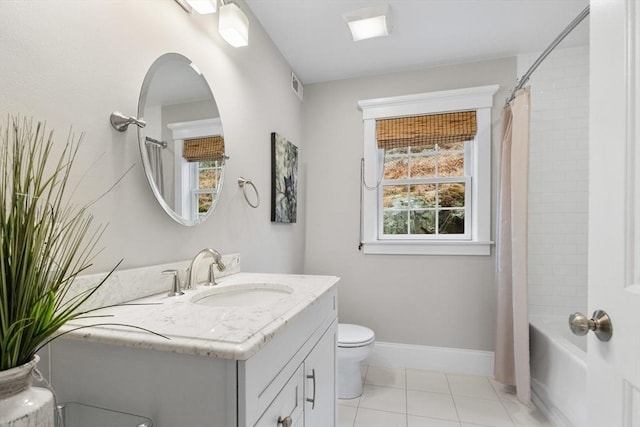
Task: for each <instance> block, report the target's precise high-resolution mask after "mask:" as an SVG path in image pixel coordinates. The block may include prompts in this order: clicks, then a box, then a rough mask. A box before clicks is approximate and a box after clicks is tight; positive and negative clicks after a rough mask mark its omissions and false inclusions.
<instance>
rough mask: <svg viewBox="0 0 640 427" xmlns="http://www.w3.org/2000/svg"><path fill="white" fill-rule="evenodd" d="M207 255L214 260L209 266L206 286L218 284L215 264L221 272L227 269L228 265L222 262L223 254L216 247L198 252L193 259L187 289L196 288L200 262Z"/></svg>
mask: <svg viewBox="0 0 640 427" xmlns="http://www.w3.org/2000/svg"><path fill="white" fill-rule="evenodd" d="M207 255H209V256H211V258H213V262H212V263H211V265H210V266H209V280H208V281H207V282H205V286H215V285H216V284H217V283H216V279H215V275H214V272H213V266H214V265H215V266H216V267H218V271H220V272H222V271H224V270H226V268H227V267H226V266H225V265H224V264H223V263H222V256H221V255H220V253H219V252H218V251H216V250H215V249H211V248H206V249H203V250H201V251H200V252H198V254H197V255H196V256H195V257H193V261H191V266H190V267H189V273H188V275H187V284H186V286H185V289H195V287H196V286H197V285H198V283H197V280H198V279H197V278H196V276H197V273H198V263H199V262H200V261H201V260H202V259H203V258H204V257H205V256H207Z"/></svg>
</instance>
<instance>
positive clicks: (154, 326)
mask: <svg viewBox="0 0 640 427" xmlns="http://www.w3.org/2000/svg"><path fill="white" fill-rule="evenodd" d="M338 280H339V278H338V277H335V276H311V275H292V274H260V273H236V274H232V275H230V276H227V277H223V278H222V279H220V280H219V285H218V286H216V287H203V286H199V287H198V289H194V290H186V291H185V294H184V295H181V296H174V297H168V296H167V292H166V291H164V292H163V293H161V294H156V295H152V296H147V297H144V298H140V299H137V300H133V301H130V302H128V303H125V304H124V305H118V306H115V307H108V308H102V309H100V310H97V311H94V312H92V313H91V316H108V317H101V318H96V317H93V318H87V319H76V320H74V321H72V322H69V323H67V324H66V325H64V326H63V328H61V329H60V332H62V333H65V332H66V335H65V336H64V337H65V338H69V339H79V340H87V341H91V342H98V343H103V344H116V345H124V346H130V347H140V348H148V349H154V350H162V351H171V352H175V353H185V354H192V355H198V356H208V357H219V358H226V359H236V360H246V359H248V358H250V357H251V356H252V355H253V354H255V353H256V352H257V351H258V350H259V349H260V348H261V347H263V346H264V345H265V344H266V343H267V342H269V340H271V338H273V337H274V336H275V335H276V334H277V333H278V331H279V330H280V329H281V328H283V327H284V326H285V325H286V323H287V322H289V321H290V320H291V319H293V318H294V317H295V316H296V315H297V314H298V313H300V312H301V311H303V310H304V309H305V308H306V307H308V306H309V305H310V304H312V303H313V302H314V301H315V300H316V299H317V298H318V297H320V296H321V295H323V294H324V293H325V292H327V291H328V290H329V289H331V288H332V287H333V286H334V285H335V284H336V283H337V282H338ZM238 284H258V285H269V284H275V285H285V286H288V287H290V288H291V289H293V292H292V293H283V296H282V298H280V299H277V300H276V301H274V302H271V303H269V304H265V305H263V306H261V305H254V306H250V307H243V306H227V307H207V306H203V305H199V304H195V303H194V302H192V300H193V299H194V298H196V299H197V298H198V297H199V296H202V295H200V294H208V293H210V292H211V291H212V289H222V288H224V287H228V286H233V285H238ZM97 323H101V324H103V325H102V326H99V327H98V326H92V327H88V328H81V329H77V328H78V327H83V326H86V325H95V324H97ZM116 324H126V325H133V326H137V327H139V328H145V329H148V330H151V331H154V332H156V333H158V334H162V335H164V336H165V337H167V338H169V339H167V338H164V337H161V336H158V335H154V334H152V333H149V332H145V331H142V330H139V329H134V328H131V327H126V326H121V325H116Z"/></svg>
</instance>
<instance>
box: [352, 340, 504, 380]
mask: <svg viewBox="0 0 640 427" xmlns="http://www.w3.org/2000/svg"><path fill="white" fill-rule="evenodd" d="M493 359H494V353H493V352H492V351H480V350H466V349H460V348H445V347H430V346H424V345H410V344H396V343H388V342H379V341H376V343H375V346H374V348H373V351H372V353H371V355H370V356H369V357H368V358H367V360H365V362H364V363H367V364H370V365H376V366H389V367H394V368H411V369H423V370H428V371H438V372H446V373H450V374H466V375H482V376H487V377H493Z"/></svg>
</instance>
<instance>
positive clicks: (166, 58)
mask: <svg viewBox="0 0 640 427" xmlns="http://www.w3.org/2000/svg"><path fill="white" fill-rule="evenodd" d="M170 61H181V62H184V64H185V65H186V66H188V67H190V68H194V67H196V66H195V65H192V64H193V62H192V61H191V60H190V59H189V58H187V57H186V56H184V55H181V54H179V53H165V54H163V55H161V56H160V57H158V58H157V59H156V60H155V61H154V62H153V64H151V66H150V67H149V70H147V73H146V74H145V77H144V81H143V83H142V88H141V89H140V97H139V99H138V118H140V119H144V112H145V109H146V104H147V97H148V94H149V87H150V86H151V83H152V81H153V77H154V75H155V74H156V72H157V71H158V70H159V69H160V68H161V67H162V66H163V65H164V64H166V63H168V62H170ZM196 69H197V67H196V68H195V69H194V73H195V72H196V71H195V70H196ZM197 74H199V75H200V78H202V80H203V81H204V83H205V86H206V87H207V89H208V90H209V95H210V96H211V99H213V101H214V102H216V99H215V97H214V96H213V92H212V90H211V87H210V86H209V82H208V81H207V79H206V78H205V77H204V75H203V74H202V73H197ZM221 119H222V118H221V117H218V118H214V119H205V120H219V121H220V128H222V129H223V127H222V122H221ZM194 122H195V121H194ZM146 146H147V145H146V131H145V128H138V147H139V149H140V157H141V159H142V164H143V168H144V172H145V175H146V177H147V182H148V183H149V187H151V191H152V193H153V195H154V197H155V199H156V200H157V201H158V203H159V204H160V206H162V209H163V210H164V211H165V212H166V213H167V215H169V216H170V217H171V218H172V219H173V220H174V221H176V222H177V223H179V224H181V225H184V226H188V227H192V226H196V225H199V224H202V223H203V222H205V221H206V220H207V219H208V218H209V217H210V216H211V214H212V213H213V211H214V210H215V208H216V206H217V204H218V201H219V200H220V197H221V195H222V189H223V184H224V172H225V169H226V167H225V164H224V162H225V161H226V160H224V159H223V165H222V171H221V172H220V179H219V182H218V191H217V193H216V196H217V197H214V198H213V200H212V202H211V206H210V207H209V210H208V211H207V213H206V214H204V215H202V216H198V217H197V218H196V219H189V218H185V217H183V216H181V215H178V213H177V212H176V211H175V210H174V209H173V208H172V207H171V206H170V205H169V204H168V203H167V202H166V200H165V199H164V197H163V196H162V194H161V193H160V191H159V190H158V186H157V184H156V182H155V180H154V177H153V173H152V170H151V165H150V160H149V155H148V154H147V150H146Z"/></svg>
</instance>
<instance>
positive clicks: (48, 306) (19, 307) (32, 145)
mask: <svg viewBox="0 0 640 427" xmlns="http://www.w3.org/2000/svg"><path fill="white" fill-rule="evenodd" d="M82 139H83V135H80V137H78V138H76V137H75V136H74V135H73V134H71V133H70V134H69V136H68V137H67V141H66V144H64V145H62V144H56V143H54V138H53V132H49V133H47V131H46V129H45V125H44V124H42V123H37V124H34V123H33V120H28V119H21V118H19V117H8V118H7V120H6V125H5V126H2V125H0V203H1V204H2V205H1V206H0V371H2V370H6V369H10V368H13V367H16V366H20V365H22V364H24V363H27V362H29V361H30V360H31V359H32V358H33V356H34V355H35V354H36V352H37V351H38V350H39V349H40V348H41V347H43V346H44V345H46V344H47V343H48V342H49V341H51V339H53V338H55V337H57V334H59V332H58V330H59V329H60V327H61V326H62V325H64V324H65V323H67V322H68V321H70V320H73V319H77V318H82V317H92V316H91V315H90V314H89V313H90V312H91V311H93V310H89V311H83V310H82V308H81V305H82V303H83V302H85V301H86V300H87V299H88V298H89V297H91V295H93V294H94V293H95V292H96V291H97V289H98V288H100V286H102V285H103V284H104V283H105V281H106V280H107V279H108V277H109V276H110V275H111V274H112V273H113V271H115V267H114V269H113V270H111V271H110V272H108V273H106V274H105V277H104V278H103V279H102V280H101V281H100V282H99V283H97V284H96V285H95V286H93V287H92V288H91V289H89V290H87V291H84V292H80V293H77V292H73V291H72V287H73V283H74V280H75V278H76V277H78V275H80V274H81V273H83V272H85V271H86V270H87V269H88V268H89V267H90V266H91V265H92V262H93V260H94V259H95V256H96V255H97V254H98V253H99V252H100V251H99V250H98V248H97V244H98V241H99V239H100V237H101V235H102V234H103V233H104V230H105V226H102V225H94V223H93V222H94V221H93V216H92V215H91V214H90V212H89V211H88V208H89V206H90V205H91V203H87V204H85V205H77V204H75V203H73V197H72V196H73V189H72V188H70V187H71V186H70V177H71V167H72V165H73V163H74V160H75V159H76V156H77V153H78V148H79V147H80V143H81V141H82ZM116 267H117V266H116Z"/></svg>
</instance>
